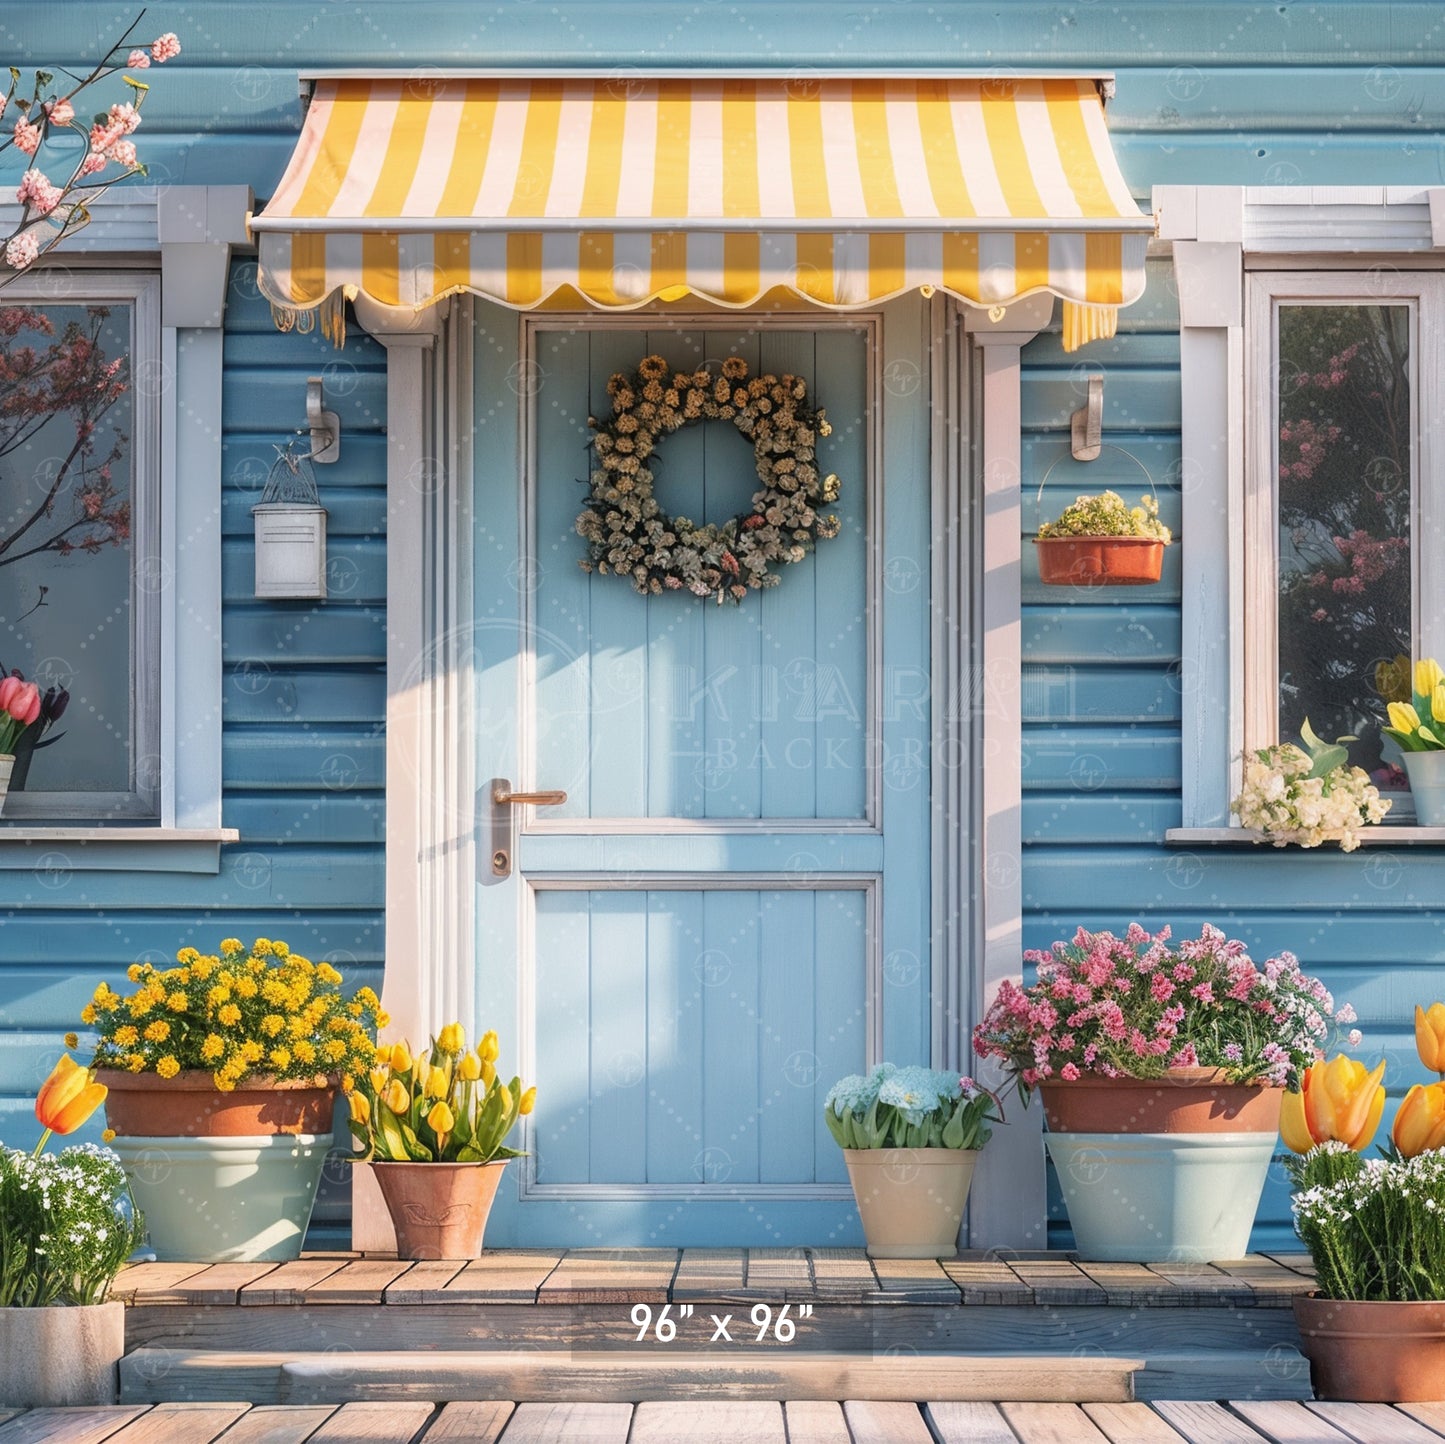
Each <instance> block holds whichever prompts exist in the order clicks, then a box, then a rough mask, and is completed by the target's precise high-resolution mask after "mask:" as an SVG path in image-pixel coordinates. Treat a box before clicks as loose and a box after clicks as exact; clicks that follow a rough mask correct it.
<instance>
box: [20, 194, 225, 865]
mask: <svg viewBox="0 0 1445 1444" xmlns="http://www.w3.org/2000/svg"><path fill="white" fill-rule="evenodd" d="M250 207H251V193H250V190H249V188H248V187H245V186H172V187H167V188H164V189H161V188H156V187H149V186H137V187H126V188H123V189H120V190H116V191H112V192H110V193H109V194H108V195H105V196H103V197H101V198H99V199H98V200H97V201H95V202H93V203H92V204H91V210H92V213H93V219H92V220H91V222H90V224H89V225H88V226H86V228H85V229H84V230H83V231H81V232H79V233H78V234H77V235H75V236H74V237H72V238H71V239H69V240H68V241H67V242H66V243H65V247H64V251H63V253H57V257H56V262H57V264H63V265H64V266H66V267H67V268H68V270H69V272H70V274H71V276H72V277H74V276H77V275H78V274H80V273H81V272H83V271H84V270H86V269H89V268H100V269H105V270H115V269H119V268H140V269H144V270H151V271H155V272H157V273H158V274H159V276H160V353H159V373H160V376H161V379H162V384H161V386H160V388H159V389H160V398H159V402H158V406H159V452H158V456H153V457H152V458H151V464H153V465H158V466H159V472H160V481H159V488H158V496H159V510H160V527H159V552H158V557H157V563H156V565H157V573H158V575H159V577H160V579H161V586H160V588H159V591H158V596H157V601H158V607H159V611H160V619H159V628H160V648H159V663H160V678H159V686H158V689H157V692H158V704H159V711H160V717H159V737H160V751H161V759H162V763H161V772H160V788H159V816H158V818H157V820H156V821H155V822H154V823H152V824H148V825H123V826H79V825H78V826H68V825H52V824H50V823H46V824H43V825H42V824H39V823H37V824H35V825H30V824H28V823H26V822H24V821H21V822H18V823H12V824H5V823H4V821H3V819H0V870H14V869H25V870H34V869H37V868H41V869H44V870H46V871H47V872H48V873H55V872H57V871H71V870H77V871H78V870H113V871H175V872H200V873H214V872H217V871H219V869H220V846H221V844H222V843H228V842H237V841H239V840H240V834H239V832H237V830H236V829H234V828H226V827H222V826H221V679H222V658H221V568H220V555H221V429H220V417H221V359H222V352H221V340H222V337H221V324H222V319H223V316H224V308H225V288H226V280H227V273H228V267H229V262H230V256H231V249H232V247H233V246H234V245H236V244H240V243H244V242H245V240H246V229H245V221H246V216H247V214H248V213H249V211H250ZM18 215H19V211H18V207H16V206H13V205H8V206H0V227H6V228H7V231H8V228H9V227H13V225H14V224H15V222H16V220H17V219H18ZM34 274H35V276H36V277H37V278H41V277H43V276H44V274H45V271H44V268H43V266H42V267H37V269H36V271H35V273H34ZM140 464H142V463H141V458H140V457H139V456H138V458H137V465H138V466H139V465H140Z"/></svg>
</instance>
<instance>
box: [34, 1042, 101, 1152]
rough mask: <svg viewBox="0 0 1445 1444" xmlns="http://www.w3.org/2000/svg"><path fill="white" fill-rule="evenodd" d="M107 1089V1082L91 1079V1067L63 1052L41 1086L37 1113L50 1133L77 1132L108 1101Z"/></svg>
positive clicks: (37, 1101)
mask: <svg viewBox="0 0 1445 1444" xmlns="http://www.w3.org/2000/svg"><path fill="white" fill-rule="evenodd" d="M107 1091H108V1090H107V1088H106V1087H105V1085H104V1084H103V1083H93V1082H91V1078H90V1069H88V1068H82V1067H81V1066H80V1064H79V1063H77V1062H76V1061H75V1059H74V1058H72V1057H71V1056H70V1054H69V1053H62V1054H61V1055H60V1061H59V1062H58V1063H57V1064H56V1065H55V1067H54V1068H53V1069H52V1070H51V1074H50V1077H48V1078H47V1079H46V1080H45V1082H44V1083H42V1084H41V1085H40V1093H39V1095H38V1096H37V1097H36V1099H35V1116H36V1117H37V1118H38V1119H39V1120H40V1122H41V1124H42V1126H43V1127H44V1128H45V1129H46V1130H47V1131H48V1132H50V1133H74V1132H75V1130H76V1129H77V1128H79V1127H80V1125H81V1124H82V1123H84V1122H85V1120H86V1119H87V1118H89V1117H90V1115H91V1114H92V1113H94V1112H95V1110H96V1109H97V1108H99V1107H100V1105H101V1104H102V1103H104V1102H105V1095H106V1093H107Z"/></svg>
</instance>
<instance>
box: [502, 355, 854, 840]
mask: <svg viewBox="0 0 1445 1444" xmlns="http://www.w3.org/2000/svg"><path fill="white" fill-rule="evenodd" d="M867 348H868V336H867V333H866V331H864V330H861V329H849V330H837V331H829V332H824V333H818V332H815V331H804V330H781V329H776V330H768V331H766V332H762V333H759V332H757V331H752V332H747V331H741V332H737V333H727V332H717V331H671V330H666V331H640V332H631V331H625V332H616V331H603V332H597V333H593V334H588V333H583V334H580V335H579V334H576V333H574V332H571V331H557V330H544V331H541V332H539V334H538V337H537V344H536V364H537V368H538V372H539V374H540V375H541V376H543V377H545V384H544V387H543V391H542V398H543V400H542V404H541V405H540V406H539V407H538V411H537V423H536V440H535V451H534V456H535V474H536V486H535V491H534V493H533V495H534V509H535V510H534V515H535V529H536V554H537V556H538V558H539V563H540V565H539V573H540V576H539V585H538V586H537V588H536V591H535V594H534V606H535V617H536V637H535V653H534V660H533V667H534V676H535V679H536V680H535V690H534V693H533V695H534V698H535V706H534V707H533V708H530V709H529V713H530V715H529V716H528V717H525V718H524V728H527V729H528V730H530V731H531V732H532V733H533V736H534V756H535V759H536V763H535V766H536V773H537V776H539V777H548V778H551V779H552V782H551V783H549V784H548V785H549V786H553V785H555V786H558V787H565V788H566V789H567V792H568V801H567V804H566V805H565V806H564V807H562V808H559V809H557V810H556V811H549V813H548V814H547V815H546V817H545V818H541V819H539V820H538V821H539V823H540V826H541V828H543V829H553V828H566V827H568V826H570V819H574V818H589V819H594V820H595V819H639V818H649V819H666V818H713V819H717V820H720V821H735V820H739V819H763V818H809V819H817V818H842V819H848V820H850V821H858V822H862V821H864V820H865V819H866V818H867V815H868V812H867V798H866V782H867V772H866V768H865V765H864V762H865V758H864V747H865V738H866V734H867V723H868V717H867V687H868V677H867V669H868V655H867V644H868V629H867V625H866V619H865V617H864V615H863V611H862V599H863V596H864V592H865V587H866V582H867V577H868V570H869V539H868V534H867V525H866V523H867V516H866V505H865V502H866V485H867V481H866V479H867V477H868V473H869V457H868V449H867V448H868V427H867V414H866V413H867V405H866V388H867V383H868V365H867V360H868V358H867ZM654 350H655V351H657V352H658V354H660V355H662V356H664V357H665V358H666V359H667V361H668V362H669V364H670V365H672V366H673V367H674V368H675V369H685V370H689V371H690V370H692V369H693V367H695V366H697V365H698V364H700V363H702V362H704V361H708V360H711V361H713V362H714V363H715V364H716V362H718V361H720V360H721V359H722V358H723V357H724V356H727V355H739V356H742V357H743V358H744V359H745V360H746V361H747V363H748V365H749V367H750V368H751V369H753V370H754V371H755V372H756V371H758V370H759V369H760V370H761V371H763V372H773V373H775V374H782V373H783V372H785V371H793V372H795V373H796V374H799V375H802V376H804V377H805V378H806V379H807V380H808V382H809V386H810V390H811V392H812V394H813V395H814V396H815V397H817V398H821V399H822V402H823V404H824V406H825V407H826V409H827V412H828V415H829V417H830V419H831V423H832V425H833V427H834V430H833V435H832V436H831V437H829V438H827V440H826V441H825V442H824V444H823V448H822V451H821V457H822V460H823V461H824V463H825V464H826V466H827V467H828V469H829V470H832V471H835V472H837V473H838V475H839V476H840V477H842V478H843V479H844V486H845V495H844V498H843V504H842V505H841V506H840V508H839V516H840V518H841V520H842V523H843V526H842V530H841V532H840V533H839V535H838V536H837V537H834V538H832V539H830V540H829V541H826V542H824V543H823V544H822V545H821V546H819V547H818V549H817V552H816V553H815V554H814V555H813V556H811V557H809V558H807V559H806V560H805V561H803V562H801V563H796V564H794V565H791V566H787V567H784V568H782V583H781V585H779V586H777V587H775V588H772V589H770V590H768V591H765V592H750V593H749V595H748V597H747V598H746V600H745V601H744V602H742V603H741V604H740V605H739V606H736V607H734V606H730V605H729V606H721V607H720V606H717V605H715V604H709V603H699V600H698V599H697V598H695V597H692V596H688V595H685V594H680V593H674V592H668V593H664V594H662V595H661V596H655V597H644V596H640V595H638V594H637V593H636V592H634V591H633V590H632V589H631V588H630V587H629V586H628V584H627V583H626V582H624V581H621V580H620V579H619V578H616V577H610V576H608V577H604V576H598V575H595V574H592V575H589V574H587V573H584V572H583V571H582V570H581V569H580V568H579V567H578V565H577V560H578V558H579V556H580V555H581V551H582V548H581V543H580V542H579V540H578V538H577V537H576V535H575V533H574V531H573V524H574V523H575V521H576V518H577V513H578V512H579V511H580V509H581V506H582V502H583V501H584V500H585V496H586V492H585V486H584V484H583V483H584V482H585V478H586V476H587V474H588V471H589V464H588V463H589V461H590V453H589V450H588V441H589V438H590V432H589V430H588V428H587V424H586V423H587V417H588V416H589V415H598V414H605V413H606V411H607V409H608V399H607V390H606V387H607V379H608V377H609V376H610V375H611V374H612V373H613V372H614V371H616V370H627V371H630V370H631V369H632V368H633V367H635V366H636V364H637V362H638V361H639V360H640V359H641V358H642V357H643V356H644V355H646V354H648V353H649V352H650V351H654ZM653 471H654V475H655V477H656V494H657V497H658V500H659V502H660V503H661V505H662V506H663V507H664V509H665V510H666V511H667V512H668V513H669V514H670V515H673V516H690V517H693V518H694V519H699V518H706V519H709V520H715V519H722V518H725V517H728V516H733V515H737V514H739V513H741V512H743V511H746V510H747V509H748V508H749V507H750V506H751V499H752V496H753V493H754V492H755V491H756V490H757V487H758V479H757V473H756V464H755V462H754V458H753V451H752V447H751V445H750V444H749V443H748V442H747V441H746V439H745V438H744V437H743V436H742V435H741V434H740V433H739V432H738V431H737V430H736V429H735V428H734V427H732V426H731V425H729V424H727V423H725V422H714V423H711V424H708V425H694V426H689V427H685V428H683V430H681V431H679V432H677V433H675V434H674V435H672V436H669V437H667V438H666V439H665V440H664V441H662V442H661V443H660V445H659V447H658V450H657V451H656V452H655V453H654V458H653Z"/></svg>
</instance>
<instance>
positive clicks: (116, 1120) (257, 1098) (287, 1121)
mask: <svg viewBox="0 0 1445 1444" xmlns="http://www.w3.org/2000/svg"><path fill="white" fill-rule="evenodd" d="M95 1079H96V1082H98V1083H104V1084H105V1086H106V1087H107V1088H108V1089H109V1090H110V1092H109V1094H108V1095H107V1097H106V1100H105V1117H106V1122H107V1123H109V1125H110V1126H111V1127H112V1128H113V1129H115V1131H116V1133H117V1134H119V1135H120V1136H121V1137H122V1138H256V1137H261V1136H263V1135H265V1134H274V1133H320V1134H330V1132H331V1129H332V1123H333V1117H332V1115H333V1112H334V1109H335V1104H336V1082H335V1081H334V1080H333V1081H330V1082H328V1083H326V1084H325V1085H324V1086H322V1087H318V1086H317V1085H316V1084H315V1083H314V1082H312V1081H311V1080H310V1079H290V1080H287V1081H286V1082H277V1081H276V1080H275V1079H274V1078H268V1077H264V1076H260V1077H251V1078H247V1079H246V1080H245V1081H244V1082H243V1083H242V1084H241V1085H240V1087H238V1088H236V1089H235V1090H234V1091H233V1092H230V1093H222V1092H221V1091H220V1089H218V1088H217V1087H216V1085H215V1083H214V1081H213V1080H212V1078H211V1075H210V1074H209V1073H206V1072H202V1071H200V1070H199V1069H196V1070H188V1071H186V1072H184V1073H178V1074H176V1076H175V1077H174V1078H159V1077H157V1076H156V1075H155V1074H154V1073H127V1072H125V1071H124V1070H122V1069H116V1068H98V1069H96V1073H95Z"/></svg>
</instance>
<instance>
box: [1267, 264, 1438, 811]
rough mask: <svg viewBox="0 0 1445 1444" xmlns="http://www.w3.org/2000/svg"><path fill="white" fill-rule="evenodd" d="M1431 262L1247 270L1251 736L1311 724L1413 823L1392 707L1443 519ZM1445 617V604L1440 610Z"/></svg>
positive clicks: (1275, 736) (1420, 621) (1423, 646)
mask: <svg viewBox="0 0 1445 1444" xmlns="http://www.w3.org/2000/svg"><path fill="white" fill-rule="evenodd" d="M1440 287H1441V280H1440V278H1439V277H1438V276H1435V275H1431V274H1429V273H1426V272H1414V273H1410V272H1404V273H1401V272H1398V271H1393V270H1391V271H1379V270H1371V271H1368V272H1366V273H1365V274H1364V275H1361V274H1360V273H1358V272H1350V271H1335V272H1326V273H1321V272H1304V271H1295V272H1263V273H1260V272H1256V273H1254V274H1252V275H1251V276H1250V277H1249V281H1248V305H1247V309H1246V327H1247V332H1248V347H1249V360H1248V369H1249V374H1248V391H1247V395H1248V403H1247V408H1246V433H1247V447H1246V455H1245V539H1244V548H1245V593H1246V595H1245V608H1244V616H1245V618H1246V619H1247V625H1246V626H1245V628H1244V635H1243V643H1244V692H1245V698H1244V722H1245V736H1244V745H1245V746H1246V747H1248V748H1254V747H1260V746H1264V745H1266V744H1268V743H1271V742H1274V741H1275V740H1280V741H1293V740H1297V739H1298V737H1299V734H1300V729H1301V727H1302V726H1303V724H1304V722H1305V721H1306V720H1308V721H1309V723H1310V725H1311V726H1312V727H1313V728H1314V730H1315V732H1316V733H1317V734H1318V735H1319V736H1321V737H1325V738H1330V739H1333V738H1335V737H1341V736H1352V737H1355V738H1357V739H1358V740H1357V741H1355V742H1353V743H1351V744H1350V755H1351V761H1352V762H1354V763H1355V764H1356V765H1358V766H1361V767H1363V768H1364V769H1365V770H1366V771H1367V772H1369V773H1370V774H1371V776H1372V778H1373V779H1374V781H1375V783H1376V785H1377V786H1379V788H1380V789H1381V791H1382V792H1384V793H1387V794H1388V793H1392V794H1394V795H1395V806H1394V808H1393V809H1392V812H1391V821H1394V822H1397V823H1398V822H1400V821H1408V820H1410V819H1411V818H1412V817H1413V807H1412V806H1411V804H1410V800H1409V793H1408V784H1407V782H1406V779H1405V774H1404V772H1403V771H1402V770H1401V768H1400V766H1399V761H1400V759H1399V755H1398V751H1397V750H1396V749H1395V748H1394V746H1393V744H1391V743H1390V742H1389V739H1387V738H1385V737H1383V735H1382V734H1381V731H1380V723H1381V720H1382V718H1383V714H1384V708H1385V703H1386V701H1388V700H1391V699H1392V698H1399V697H1401V696H1403V695H1405V694H1407V693H1408V690H1409V687H1408V670H1409V663H1410V659H1411V658H1412V657H1415V656H1419V655H1424V654H1426V653H1428V652H1430V651H1431V650H1432V648H1433V647H1434V646H1435V643H1433V642H1430V641H1428V640H1427V639H1426V637H1425V635H1424V634H1425V624H1426V620H1427V618H1428V617H1429V616H1430V615H1431V611H1430V609H1429V607H1428V605H1427V597H1428V596H1429V591H1430V584H1431V581H1432V578H1431V575H1430V573H1431V570H1432V568H1431V564H1430V558H1429V548H1428V546H1426V545H1424V544H1423V540H1422V539H1423V538H1427V537H1429V536H1431V535H1435V534H1438V533H1436V532H1435V531H1434V530H1433V528H1434V527H1435V526H1437V525H1438V524H1439V523H1440V522H1442V521H1445V508H1442V500H1445V498H1442V493H1441V491H1440V489H1439V488H1438V487H1433V486H1431V485H1429V484H1428V482H1429V480H1430V477H1431V471H1430V466H1429V446H1428V439H1427V438H1426V437H1425V436H1424V435H1423V434H1422V432H1421V418H1430V417H1438V416H1440V415H1442V414H1445V413H1442V411H1441V407H1440V399H1441V398H1440V396H1439V395H1438V394H1437V393H1438V389H1439V382H1438V380H1437V378H1436V374H1435V372H1436V369H1437V368H1435V367H1433V366H1430V367H1427V366H1424V365H1422V354H1423V353H1422V350H1421V344H1420V337H1421V336H1422V335H1423V336H1438V335H1439V334H1440V333H1439V330H1438V327H1439V326H1440V325H1441V324H1442V323H1445V310H1442V308H1441V304H1440ZM1434 615H1438V609H1436V611H1435V612H1434Z"/></svg>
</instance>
